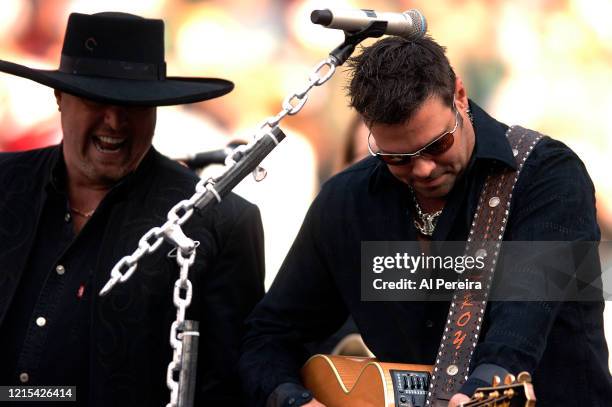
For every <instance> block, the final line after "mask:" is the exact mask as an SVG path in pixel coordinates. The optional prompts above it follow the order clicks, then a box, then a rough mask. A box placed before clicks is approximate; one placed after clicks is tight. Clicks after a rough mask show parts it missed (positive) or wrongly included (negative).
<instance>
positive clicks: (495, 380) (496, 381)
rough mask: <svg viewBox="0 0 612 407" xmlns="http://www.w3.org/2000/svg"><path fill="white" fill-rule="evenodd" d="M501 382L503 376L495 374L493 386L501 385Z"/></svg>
mask: <svg viewBox="0 0 612 407" xmlns="http://www.w3.org/2000/svg"><path fill="white" fill-rule="evenodd" d="M500 383H501V377H499V376H497V375H495V376H493V387H497V386H499V385H500Z"/></svg>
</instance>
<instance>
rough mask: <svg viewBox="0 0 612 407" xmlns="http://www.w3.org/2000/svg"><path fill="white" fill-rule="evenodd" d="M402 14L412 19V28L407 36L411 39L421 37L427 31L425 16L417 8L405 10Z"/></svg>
mask: <svg viewBox="0 0 612 407" xmlns="http://www.w3.org/2000/svg"><path fill="white" fill-rule="evenodd" d="M404 14H405V15H407V16H408V17H410V20H411V21H412V30H411V32H410V34H408V35H407V37H408V38H412V39H417V38H421V37H423V36H424V35H425V33H426V32H427V21H426V20H425V16H423V14H422V13H421V12H420V11H419V10H417V9H411V10H407V11H405V12H404Z"/></svg>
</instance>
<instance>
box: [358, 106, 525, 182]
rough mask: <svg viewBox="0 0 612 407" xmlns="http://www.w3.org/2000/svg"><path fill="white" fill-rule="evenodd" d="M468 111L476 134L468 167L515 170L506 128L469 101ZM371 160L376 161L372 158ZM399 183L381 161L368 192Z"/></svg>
mask: <svg viewBox="0 0 612 407" xmlns="http://www.w3.org/2000/svg"><path fill="white" fill-rule="evenodd" d="M469 105H470V110H471V111H472V115H473V117H474V124H473V126H474V133H475V134H476V143H475V146H474V151H473V152H472V157H471V158H470V164H469V167H472V166H473V165H474V164H480V163H486V162H493V163H501V164H502V165H503V166H506V167H509V168H511V169H513V170H516V169H517V168H518V167H517V163H516V160H515V158H514V155H513V154H512V148H511V147H510V143H508V139H507V138H506V131H507V130H508V126H507V125H506V124H504V123H501V122H498V121H497V120H495V119H494V118H492V117H491V116H489V114H487V112H485V111H484V110H483V109H482V108H481V107H480V106H478V105H477V104H476V103H474V102H473V101H471V100H470V101H469ZM370 158H371V159H372V160H376V161H378V160H377V159H376V158H374V157H370ZM389 182H391V183H397V182H400V181H398V180H397V179H395V177H394V176H393V175H392V174H391V172H389V169H388V167H387V165H386V164H384V163H383V162H381V161H378V162H377V165H376V166H375V167H374V169H373V171H372V174H371V176H370V180H369V188H368V189H369V190H370V191H371V192H375V191H376V190H377V189H378V188H379V187H380V186H381V184H387V185H388V183H389Z"/></svg>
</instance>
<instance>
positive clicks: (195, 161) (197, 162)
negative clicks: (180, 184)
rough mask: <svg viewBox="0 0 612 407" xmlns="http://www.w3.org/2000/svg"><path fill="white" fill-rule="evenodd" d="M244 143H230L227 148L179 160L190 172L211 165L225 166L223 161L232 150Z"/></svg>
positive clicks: (238, 141)
mask: <svg viewBox="0 0 612 407" xmlns="http://www.w3.org/2000/svg"><path fill="white" fill-rule="evenodd" d="M245 144H246V142H245V141H242V140H234V141H231V142H230V143H229V144H228V145H227V147H225V148H222V149H219V150H211V151H204V152H201V153H197V154H195V155H192V156H189V157H187V158H179V159H177V161H181V162H183V163H185V165H187V167H189V168H191V169H192V170H199V169H202V168H204V167H206V166H208V165H211V164H225V159H226V158H227V157H228V156H230V155H232V154H233V153H234V150H235V149H236V148H237V147H239V146H242V145H245Z"/></svg>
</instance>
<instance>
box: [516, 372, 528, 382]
mask: <svg viewBox="0 0 612 407" xmlns="http://www.w3.org/2000/svg"><path fill="white" fill-rule="evenodd" d="M517 379H518V381H519V383H531V375H530V374H529V373H528V372H521V373H519V374H518V377H517Z"/></svg>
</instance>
